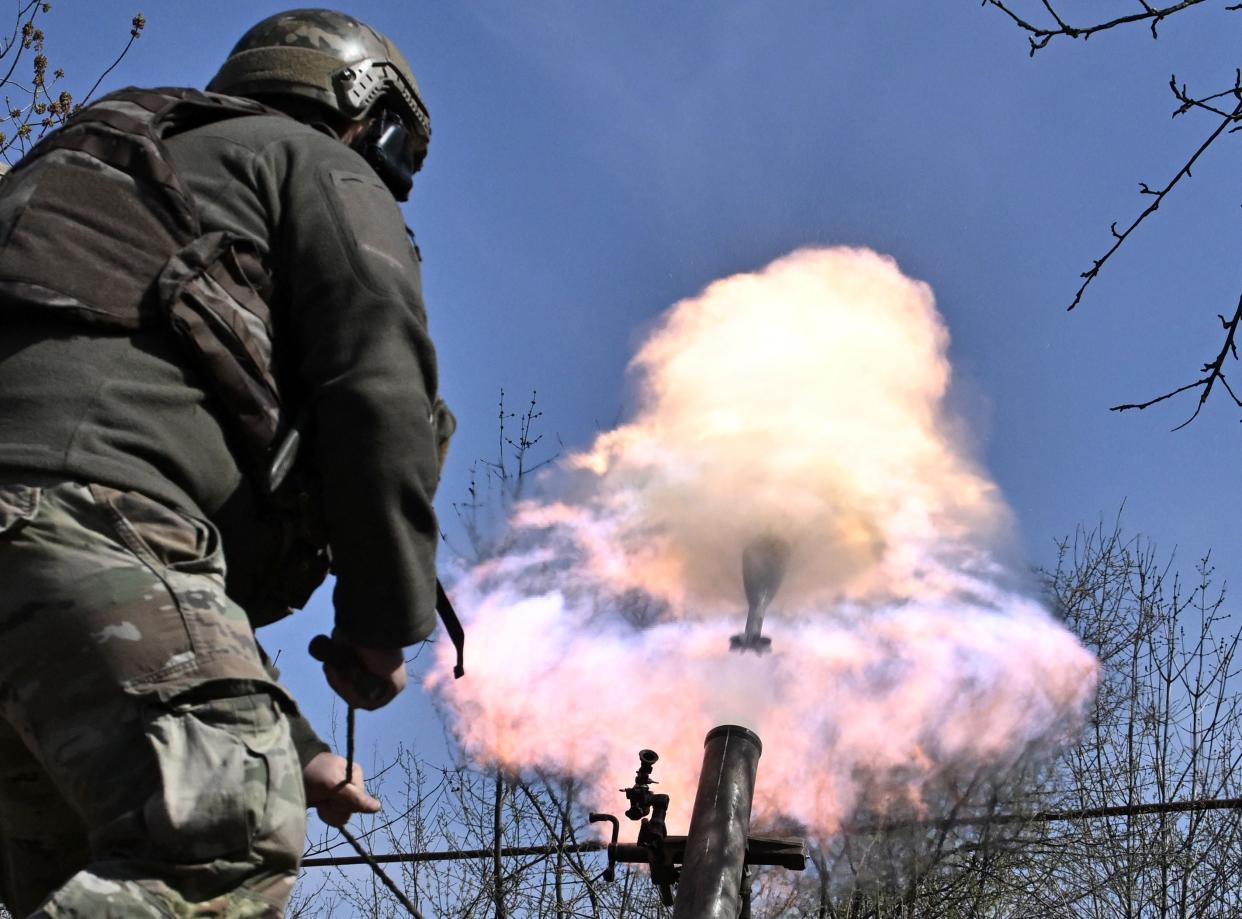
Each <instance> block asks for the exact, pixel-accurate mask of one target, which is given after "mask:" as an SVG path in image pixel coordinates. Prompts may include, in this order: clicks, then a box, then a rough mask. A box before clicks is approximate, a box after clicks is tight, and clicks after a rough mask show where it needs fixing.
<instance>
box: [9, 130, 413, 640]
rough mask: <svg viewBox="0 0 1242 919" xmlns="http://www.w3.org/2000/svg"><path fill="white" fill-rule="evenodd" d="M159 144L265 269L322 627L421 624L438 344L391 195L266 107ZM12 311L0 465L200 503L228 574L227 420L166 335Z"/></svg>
mask: <svg viewBox="0 0 1242 919" xmlns="http://www.w3.org/2000/svg"><path fill="white" fill-rule="evenodd" d="M167 144H168V148H169V150H170V154H171V156H172V159H173V161H174V163H175V165H176V167H177V169H178V172H179V174H180V176H181V179H182V181H183V183H184V184H185V186H186V187H187V189H188V190H189V191H190V192H191V193H192V195H193V196H194V198H195V200H196V201H197V203H198V206H199V210H200V215H201V219H202V226H203V231H204V232H205V233H208V232H212V231H216V230H225V231H228V232H231V233H235V234H237V235H239V236H242V237H245V238H247V239H249V240H252V241H253V242H254V243H255V244H256V245H257V246H258V248H259V250H260V251H261V252H262V253H263V255H264V257H265V259H266V262H267V265H268V267H269V269H270V270H271V273H272V276H273V280H274V285H275V287H274V290H275V296H274V297H273V302H272V304H271V306H272V309H273V314H274V325H275V334H274V342H275V345H274V347H275V354H276V365H277V370H278V373H279V375H280V378H281V382H282V387H283V388H284V390H285V395H286V399H287V400H288V401H293V402H295V403H296V404H301V405H304V406H305V407H306V412H307V415H308V418H309V421H310V423H309V425H308V427H307V431H308V435H309V436H308V443H306V444H305V445H304V446H303V450H304V451H307V453H306V454H304V458H305V459H306V460H308V461H309V464H310V465H311V467H312V469H313V471H314V472H315V474H316V475H317V478H318V483H319V488H320V490H321V503H322V512H323V518H324V521H325V524H326V529H327V536H328V540H329V542H330V544H331V549H332V563H333V570H334V572H335V574H336V577H337V581H336V590H335V594H334V597H333V599H334V604H335V610H336V626H337V628H338V629H339V631H340V632H342V633H343V634H344V635H346V636H347V637H349V638H350V639H352V640H354V641H356V642H358V643H360V644H362V645H366V646H371V647H377V648H394V647H400V646H405V645H410V644H413V643H415V642H417V641H420V640H422V639H424V638H426V637H427V636H428V635H429V634H430V633H431V631H432V630H433V628H434V626H435V548H436V543H437V538H438V528H437V525H436V518H435V514H434V511H433V509H432V497H433V495H434V492H435V488H436V484H437V478H438V463H437V450H436V447H437V436H436V430H435V418H434V412H433V406H434V405H435V403H436V390H437V374H436V359H435V352H434V349H433V347H432V344H431V339H430V338H429V337H428V333H427V321H426V314H425V311H424V305H423V298H422V290H421V281H420V275H419V256H418V253H417V249H416V248H415V247H414V245H413V243H412V241H411V239H410V238H409V236H408V235H407V231H406V229H405V225H404V222H403V220H402V217H401V213H400V211H399V210H398V208H397V205H396V203H395V201H394V200H393V198H392V196H391V194H390V193H389V192H388V191H387V190H386V189H385V188H384V186H383V185H382V183H381V182H380V181H379V179H378V178H377V177H376V175H375V174H374V172H373V171H372V170H371V168H370V166H369V165H368V164H367V163H366V162H365V161H364V160H363V159H362V158H361V157H360V156H358V155H357V154H356V153H354V152H353V151H352V150H350V149H349V148H347V147H346V146H345V145H344V144H342V143H340V142H339V141H338V140H336V139H335V138H334V137H331V136H329V135H328V134H327V133H325V132H323V131H320V130H317V129H316V128H312V127H308V126H306V125H302V124H300V123H298V122H296V121H293V120H292V119H289V118H285V117H283V116H278V115H263V116H247V117H241V118H234V119H230V120H227V121H223V122H219V123H216V124H212V125H209V126H206V127H202V128H198V129H195V130H192V131H188V132H186V133H184V134H180V135H177V136H175V137H173V138H171V139H169V140H168V142H167ZM50 257H54V254H51V255H50ZM18 315H19V314H17V313H15V312H9V313H8V316H7V317H6V319H5V322H4V323H2V324H0V478H3V479H7V480H11V481H21V480H22V478H23V476H25V477H26V478H34V477H37V478H41V479H46V478H49V477H52V478H55V477H64V478H71V479H78V480H84V481H95V482H99V483H102V484H107V485H111V486H114V487H117V488H125V489H130V490H134V491H139V492H143V493H145V494H149V495H151V496H153V497H155V498H158V499H162V500H165V501H168V502H170V503H171V504H173V505H174V506H177V507H179V508H181V509H183V510H185V511H187V512H188V513H191V514H195V515H200V516H205V517H207V518H208V519H211V520H213V521H214V522H215V523H216V524H217V525H218V526H219V527H220V530H221V533H222V538H223V544H224V550H225V556H226V559H227V561H228V564H229V568H230V584H232V583H245V582H246V579H247V578H248V577H251V576H253V575H254V574H255V572H256V570H257V569H260V568H261V567H262V565H263V559H264V558H265V557H266V550H267V549H268V548H269V547H267V546H265V545H264V544H263V543H264V538H265V533H264V530H263V529H262V527H261V526H260V525H259V523H258V519H259V518H258V515H257V513H256V508H255V503H254V498H253V492H252V489H251V486H250V483H249V482H248V481H247V480H246V479H245V478H244V476H243V471H242V466H241V461H242V457H241V454H240V453H239V452H235V451H234V450H233V449H232V447H231V445H230V441H229V435H228V434H227V433H226V432H227V430H228V423H227V420H226V419H224V418H222V417H220V414H219V410H218V409H217V406H216V405H215V403H214V402H213V401H212V398H211V397H210V396H209V395H208V389H207V386H206V385H205V383H204V381H203V380H201V379H199V378H198V377H197V376H196V373H195V372H194V371H193V369H192V368H190V367H188V366H187V362H186V360H185V358H184V356H183V354H182V353H181V351H180V350H179V348H178V345H177V343H176V341H175V340H174V339H173V338H172V335H171V334H170V333H168V332H166V331H165V330H163V329H153V330H149V331H143V332H139V333H137V334H132V335H128V334H108V333H101V332H99V331H98V330H91V329H87V328H85V327H78V326H74V325H73V324H72V323H70V322H67V321H65V320H60V319H56V318H42V317H41V316H38V315H35V314H29V313H22V314H21V316H22V317H23V318H21V319H20V320H18V319H17V318H16V317H17V316H18ZM290 397H292V398H290Z"/></svg>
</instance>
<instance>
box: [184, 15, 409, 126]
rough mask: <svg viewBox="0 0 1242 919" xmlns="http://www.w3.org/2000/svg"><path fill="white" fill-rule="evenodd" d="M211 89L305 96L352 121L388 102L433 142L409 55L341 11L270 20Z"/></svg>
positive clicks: (245, 39) (245, 40)
mask: <svg viewBox="0 0 1242 919" xmlns="http://www.w3.org/2000/svg"><path fill="white" fill-rule="evenodd" d="M207 89H208V90H209V91H211V92H219V93H228V94H231V95H237V96H249V95H252V94H258V95H265V94H275V95H295V96H301V97H303V98H308V99H313V100H315V101H316V102H319V103H321V104H323V105H326V106H328V107H329V108H330V109H332V110H333V111H336V112H339V113H340V114H341V115H343V116H345V117H346V118H348V119H349V120H351V121H357V120H359V119H361V118H362V117H364V116H365V115H366V114H367V113H368V112H369V111H370V110H371V107H372V106H373V105H374V104H375V103H376V102H377V101H379V100H380V99H381V98H384V99H385V101H386V102H388V103H389V104H390V105H392V106H393V107H394V108H395V109H396V111H397V112H398V113H399V114H400V115H402V116H403V117H404V119H405V120H406V121H407V123H408V124H409V126H410V128H411V129H412V130H414V131H416V132H418V133H419V134H421V135H422V137H423V139H424V141H426V140H429V139H430V137H431V118H430V116H429V114H428V112H427V107H426V106H425V105H424V104H423V100H422V97H421V96H420V95H419V92H418V83H417V82H416V81H415V79H414V73H413V71H412V70H411V69H410V65H409V62H408V61H406V59H405V56H404V55H402V53H401V52H400V51H399V50H397V47H396V45H394V44H393V43H392V42H391V41H389V40H388V39H387V38H386V37H384V36H383V35H381V34H380V33H379V32H377V31H375V30H374V29H372V28H371V27H370V26H368V25H366V24H365V23H363V22H359V21H358V20H357V19H354V18H353V17H351V16H348V15H346V14H345V13H338V12H336V11H335V10H323V9H299V10H289V11H287V12H284V13H277V14H276V15H275V16H269V17H268V18H267V19H264V20H263V21H262V22H260V23H258V24H257V25H255V26H254V27H252V28H251V29H250V30H249V31H248V32H247V33H246V34H245V35H243V36H242V37H241V40H240V41H239V42H238V43H237V45H236V46H235V47H234V48H233V50H232V51H231V52H230V53H229V56H228V58H227V59H226V60H225V62H224V65H223V66H222V67H221V68H220V72H219V73H217V74H216V75H215V77H213V78H212V80H211V82H210V83H209V84H208V85H207Z"/></svg>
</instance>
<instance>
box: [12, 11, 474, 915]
mask: <svg viewBox="0 0 1242 919" xmlns="http://www.w3.org/2000/svg"><path fill="white" fill-rule="evenodd" d="M208 90H209V92H208V93H200V92H196V91H193V90H182V89H175V90H174V89H159V90H137V89H130V90H122V91H120V92H118V93H114V94H112V95H110V96H107V97H105V98H104V99H102V100H100V101H99V102H96V103H94V104H93V105H91V106H88V107H87V108H85V109H83V110H82V111H81V112H79V113H78V114H77V115H75V116H74V117H73V118H72V119H71V120H70V122H69V123H68V124H67V125H66V126H65V127H63V128H61V129H60V130H58V131H56V132H54V133H52V134H50V135H48V137H47V138H45V139H44V140H43V141H41V142H40V143H39V144H38V145H37V146H36V147H35V148H34V149H33V150H32V151H31V152H30V153H29V154H28V155H27V156H26V157H25V158H24V159H23V160H22V161H21V162H19V163H18V164H17V165H16V166H15V168H14V169H13V170H12V172H11V173H10V174H9V175H8V176H6V177H5V178H4V179H3V181H2V182H0V317H2V318H0V849H2V851H0V856H2V857H0V893H2V898H3V901H4V903H5V904H6V905H7V907H8V908H9V910H10V911H11V912H13V913H14V914H16V915H24V914H27V913H29V912H31V911H32V910H35V911H36V912H35V913H34V915H46V916H75V917H78V916H81V917H87V916H89V917H101V916H168V915H177V916H180V915H228V916H269V915H271V916H275V915H280V914H282V912H283V910H284V907H285V904H286V901H287V898H288V896H289V892H290V889H291V887H292V884H293V880H294V877H295V875H296V873H297V866H298V860H299V856H300V853H301V851H302V847H303V844H304V835H305V807H306V805H307V802H309V803H310V804H311V805H317V806H318V807H319V808H320V814H321V816H323V817H324V819H325V820H328V821H329V822H333V823H337V824H340V823H343V822H344V821H345V820H347V819H348V818H349V816H350V815H351V814H352V813H355V812H358V811H374V810H376V809H378V806H379V804H378V802H377V801H375V800H374V799H373V798H371V797H370V796H368V795H367V794H366V792H365V790H364V789H363V788H362V782H361V777H360V776H356V777H355V780H354V782H353V784H352V785H347V784H345V782H344V777H345V769H344V762H343V760H342V759H341V758H340V757H339V756H336V755H335V754H333V753H331V752H329V751H328V747H327V745H325V744H323V743H322V742H321V741H320V740H318V738H316V737H315V736H314V733H313V731H311V729H310V727H309V725H308V724H306V722H305V721H304V720H302V719H301V718H300V716H299V715H298V714H297V709H296V706H295V704H294V702H293V700H292V699H290V697H289V696H288V694H287V692H286V691H285V690H284V689H283V688H282V687H281V686H280V684H279V683H278V682H277V681H276V674H275V671H274V669H273V668H271V667H270V665H267V663H266V660H265V658H264V657H263V655H262V652H261V651H260V650H259V648H258V646H257V645H256V643H255V640H254V636H253V628H254V627H255V626H259V625H263V624H265V623H267V622H270V621H272V620H273V619H276V618H279V617H280V616H282V615H284V614H285V613H287V612H288V611H289V609H290V608H296V607H300V606H301V605H302V604H303V603H304V602H305V600H306V599H307V597H308V596H309V594H310V592H311V591H312V590H313V589H314V588H315V586H316V585H318V584H319V583H320V581H321V580H322V579H323V577H324V574H325V572H326V569H327V563H328V560H329V557H330V561H331V566H332V569H333V570H334V572H335V574H336V577H337V581H336V589H335V593H334V595H333V601H334V606H335V617H336V624H335V631H334V641H335V642H336V644H337V647H338V649H341V650H344V651H345V652H347V653H348V654H352V656H353V662H354V663H353V666H354V667H356V668H357V672H355V673H353V674H352V675H351V673H350V672H348V671H341V670H338V669H336V668H334V667H332V666H326V667H325V672H326V674H327V678H328V680H329V682H330V683H331V685H332V686H333V688H334V689H335V690H336V691H337V692H338V693H339V694H340V695H341V696H342V697H343V698H345V699H346V701H348V702H349V703H350V704H354V705H361V706H363V707H367V708H376V707H379V706H381V705H384V704H386V703H387V702H388V701H390V700H391V699H392V697H393V696H395V695H396V694H397V693H398V692H400V691H401V689H402V688H403V686H404V685H405V681H406V676H405V670H404V655H403V651H402V649H403V648H404V647H406V646H408V645H411V644H414V643H416V642H419V641H422V640H423V639H425V638H426V637H427V636H428V634H429V633H430V632H431V631H432V630H433V628H434V624H435V620H434V610H435V606H436V580H435V546H436V541H437V535H438V531H437V525H436V519H435V514H434V512H433V510H432V497H433V494H434V492H435V489H436V485H437V482H438V479H439V471H440V466H441V464H442V462H443V457H444V451H445V448H446V446H447V442H448V438H449V436H450V435H451V433H452V428H453V424H454V423H453V420H452V415H451V414H450V413H449V412H448V410H447V409H446V408H445V407H444V404H443V402H441V401H440V400H439V399H438V397H437V374H436V360H435V352H434V350H433V347H432V344H431V339H430V338H429V337H428V333H427V323H426V316H425V313H424V306H423V299H422V291H421V286H420V275H419V265H420V255H419V251H418V248H417V247H416V246H415V245H414V243H413V237H412V236H411V235H408V231H407V230H406V228H405V226H404V223H403V220H402V217H401V213H400V211H399V209H398V207H397V203H396V202H397V201H398V200H400V201H403V200H405V199H406V196H407V195H408V193H409V190H410V184H411V180H412V177H413V174H414V173H415V172H417V170H418V168H419V167H420V165H421V164H422V160H423V156H424V155H425V152H426V148H427V143H428V140H429V139H430V122H429V119H428V115H427V110H426V108H425V107H424V105H423V102H422V99H421V97H420V95H419V90H418V86H417V84H416V83H415V81H414V76H413V74H412V73H411V71H410V67H409V65H408V63H407V62H406V60H405V59H404V57H402V55H401V54H400V52H399V51H398V50H397V49H396V48H395V47H394V46H393V45H392V44H391V43H390V42H389V41H388V40H387V39H386V38H384V37H383V36H382V35H380V34H379V33H377V32H375V31H374V30H372V29H370V28H369V27H367V26H366V25H364V24H362V23H360V22H358V21H356V20H354V19H352V18H350V17H349V16H346V15H344V14H342V13H337V12H331V11H327V10H295V11H291V12H288V13H283V14H280V15H276V16H272V17H270V18H268V19H265V20H264V21H263V22H261V23H259V24H258V25H256V26H255V27H254V28H252V29H251V30H250V31H249V32H247V33H246V35H245V36H244V37H243V38H242V39H241V41H240V42H239V43H238V45H237V46H236V48H234V49H233V51H232V53H231V54H230V55H229V57H228V59H227V60H226V61H225V63H224V65H223V67H222V68H221V69H220V72H219V73H218V74H217V75H216V77H215V78H214V79H213V80H212V82H211V84H210V86H209V87H208ZM295 458H296V460H295ZM290 470H291V471H290ZM329 553H330V556H329ZM359 673H361V674H362V675H363V676H367V677H369V679H370V682H371V683H372V684H375V683H378V684H379V689H380V691H379V692H378V694H364V693H362V692H361V691H360V690H359V688H357V687H358V686H360V685H362V680H361V677H359Z"/></svg>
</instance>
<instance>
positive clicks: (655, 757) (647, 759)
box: [638, 750, 660, 766]
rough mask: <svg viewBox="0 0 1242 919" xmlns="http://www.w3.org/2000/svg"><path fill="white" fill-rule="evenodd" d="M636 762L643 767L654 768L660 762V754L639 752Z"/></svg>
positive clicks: (648, 751)
mask: <svg viewBox="0 0 1242 919" xmlns="http://www.w3.org/2000/svg"><path fill="white" fill-rule="evenodd" d="M638 761H639V762H640V763H642V764H643V765H644V766H654V765H655V764H656V763H658V762H659V761H660V754H659V753H657V752H656V751H655V750H639V751H638Z"/></svg>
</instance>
